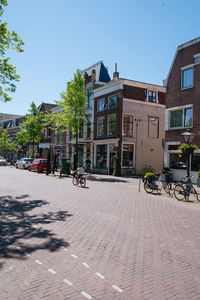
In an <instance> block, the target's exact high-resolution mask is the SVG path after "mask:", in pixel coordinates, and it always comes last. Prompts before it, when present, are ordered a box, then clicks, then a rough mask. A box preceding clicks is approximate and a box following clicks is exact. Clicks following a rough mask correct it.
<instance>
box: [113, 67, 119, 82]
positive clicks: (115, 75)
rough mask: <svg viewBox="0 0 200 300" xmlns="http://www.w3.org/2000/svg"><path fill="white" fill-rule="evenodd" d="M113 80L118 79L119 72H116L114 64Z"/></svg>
mask: <svg viewBox="0 0 200 300" xmlns="http://www.w3.org/2000/svg"><path fill="white" fill-rule="evenodd" d="M113 79H115V80H117V79H119V72H117V63H115V72H114V73H113Z"/></svg>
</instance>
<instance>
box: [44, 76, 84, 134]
mask: <svg viewBox="0 0 200 300" xmlns="http://www.w3.org/2000/svg"><path fill="white" fill-rule="evenodd" d="M60 96H61V99H60V100H59V101H57V102H56V103H57V104H58V105H60V106H61V107H62V108H63V111H61V112H59V113H57V114H48V115H47V117H46V121H47V122H50V123H51V124H52V126H53V128H54V129H56V130H58V131H60V132H61V131H66V129H71V130H72V133H73V135H74V136H78V133H79V124H80V123H79V120H80V119H84V118H85V116H86V115H85V109H86V97H85V82H84V79H83V78H82V76H81V72H80V70H77V71H76V73H75V74H74V78H73V80H71V81H70V82H69V83H68V84H67V88H66V90H65V91H64V92H63V93H61V94H60Z"/></svg>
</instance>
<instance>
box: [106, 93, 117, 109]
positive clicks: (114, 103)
mask: <svg viewBox="0 0 200 300" xmlns="http://www.w3.org/2000/svg"><path fill="white" fill-rule="evenodd" d="M116 107H117V96H110V97H109V98H108V109H110V110H111V109H114V108H116Z"/></svg>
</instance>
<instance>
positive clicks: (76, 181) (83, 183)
mask: <svg viewBox="0 0 200 300" xmlns="http://www.w3.org/2000/svg"><path fill="white" fill-rule="evenodd" d="M72 183H73V185H76V186H78V185H79V184H80V186H81V187H85V186H86V179H85V178H84V177H83V176H80V175H78V174H76V173H74V176H73V179H72Z"/></svg>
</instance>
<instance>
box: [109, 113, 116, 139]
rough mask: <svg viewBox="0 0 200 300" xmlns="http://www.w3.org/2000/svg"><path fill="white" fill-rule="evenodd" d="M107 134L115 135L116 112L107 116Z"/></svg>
mask: <svg viewBox="0 0 200 300" xmlns="http://www.w3.org/2000/svg"><path fill="white" fill-rule="evenodd" d="M108 136H109V137H112V136H116V114H112V115H109V116H108Z"/></svg>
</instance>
